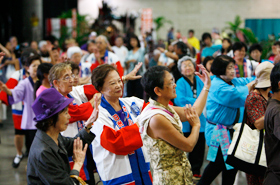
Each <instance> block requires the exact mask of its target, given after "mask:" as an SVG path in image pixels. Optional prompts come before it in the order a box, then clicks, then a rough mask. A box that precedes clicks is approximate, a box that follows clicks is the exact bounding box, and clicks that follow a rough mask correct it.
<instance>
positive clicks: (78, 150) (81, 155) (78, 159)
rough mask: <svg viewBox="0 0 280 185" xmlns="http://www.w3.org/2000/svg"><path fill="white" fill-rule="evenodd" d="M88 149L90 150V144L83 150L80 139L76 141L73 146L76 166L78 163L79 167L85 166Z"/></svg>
mask: <svg viewBox="0 0 280 185" xmlns="http://www.w3.org/2000/svg"><path fill="white" fill-rule="evenodd" d="M87 148H88V144H87V143H86V144H85V147H84V149H83V141H82V140H81V139H80V138H79V137H78V138H77V139H75V140H74V144H73V161H74V165H75V163H76V164H78V165H79V167H82V165H83V164H84V160H85V156H86V151H87Z"/></svg>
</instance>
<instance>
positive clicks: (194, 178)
mask: <svg viewBox="0 0 280 185" xmlns="http://www.w3.org/2000/svg"><path fill="white" fill-rule="evenodd" d="M200 178H201V175H198V174H194V175H193V180H194V181H197V182H198V181H199V180H200Z"/></svg>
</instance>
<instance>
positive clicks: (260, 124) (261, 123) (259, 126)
mask: <svg viewBox="0 0 280 185" xmlns="http://www.w3.org/2000/svg"><path fill="white" fill-rule="evenodd" d="M254 125H255V127H256V128H257V129H258V130H262V129H264V116H262V117H261V118H259V119H258V120H256V121H255V123H254Z"/></svg>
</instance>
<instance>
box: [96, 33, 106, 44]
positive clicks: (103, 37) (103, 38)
mask: <svg viewBox="0 0 280 185" xmlns="http://www.w3.org/2000/svg"><path fill="white" fill-rule="evenodd" d="M98 38H101V39H102V40H104V41H105V42H106V44H108V43H109V41H108V39H107V37H105V36H104V35H99V36H98V37H96V40H97V39H98Z"/></svg>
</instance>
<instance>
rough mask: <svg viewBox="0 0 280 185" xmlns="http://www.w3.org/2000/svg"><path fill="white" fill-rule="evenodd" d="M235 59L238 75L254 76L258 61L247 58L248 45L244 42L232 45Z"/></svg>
mask: <svg viewBox="0 0 280 185" xmlns="http://www.w3.org/2000/svg"><path fill="white" fill-rule="evenodd" d="M232 51H233V54H234V57H233V58H234V60H235V66H234V68H235V72H236V77H252V76H253V75H254V72H255V70H256V67H257V65H258V64H259V63H258V62H256V61H254V60H249V59H246V58H245V56H246V52H247V46H246V45H245V44H244V43H243V42H236V43H234V44H233V46H232Z"/></svg>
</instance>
